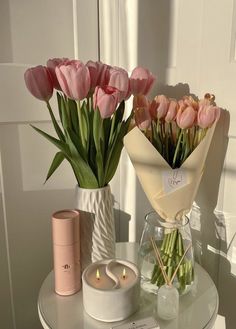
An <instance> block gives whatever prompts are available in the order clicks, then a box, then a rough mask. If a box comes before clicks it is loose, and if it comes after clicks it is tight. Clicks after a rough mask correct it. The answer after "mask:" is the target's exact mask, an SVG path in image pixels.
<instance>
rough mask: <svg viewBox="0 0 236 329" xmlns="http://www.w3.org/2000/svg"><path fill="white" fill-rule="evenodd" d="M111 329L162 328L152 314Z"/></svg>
mask: <svg viewBox="0 0 236 329" xmlns="http://www.w3.org/2000/svg"><path fill="white" fill-rule="evenodd" d="M111 329H160V326H159V324H158V323H157V321H156V320H155V319H154V318H153V317H151V316H150V317H148V318H145V319H141V320H137V321H133V322H130V323H124V324H120V325H118V326H114V327H111Z"/></svg>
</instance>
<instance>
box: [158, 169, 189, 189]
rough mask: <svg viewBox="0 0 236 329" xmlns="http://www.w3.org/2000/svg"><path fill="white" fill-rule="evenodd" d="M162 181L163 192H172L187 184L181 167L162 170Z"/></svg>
mask: <svg viewBox="0 0 236 329" xmlns="http://www.w3.org/2000/svg"><path fill="white" fill-rule="evenodd" d="M162 182H163V187H164V192H165V193H170V192H174V191H175V190H178V189H179V188H181V187H182V186H184V185H186V184H187V177H186V172H185V171H184V170H183V169H169V170H163V171H162Z"/></svg>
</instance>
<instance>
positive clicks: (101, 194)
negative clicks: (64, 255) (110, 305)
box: [75, 185, 115, 269]
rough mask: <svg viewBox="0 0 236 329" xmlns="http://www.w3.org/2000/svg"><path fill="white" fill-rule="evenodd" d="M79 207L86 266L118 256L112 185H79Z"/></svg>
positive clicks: (81, 243)
mask: <svg viewBox="0 0 236 329" xmlns="http://www.w3.org/2000/svg"><path fill="white" fill-rule="evenodd" d="M75 208H76V209H78V210H79V213H80V236H81V240H80V241H81V242H80V245H81V263H82V269H84V268H85V267H87V266H88V265H89V264H90V263H91V262H96V261H99V260H102V259H106V258H114V257H115V224H114V213H113V197H112V194H111V189H110V186H109V185H108V186H105V187H103V188H98V189H84V188H80V187H78V185H77V186H76V190H75Z"/></svg>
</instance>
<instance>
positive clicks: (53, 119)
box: [47, 102, 65, 142]
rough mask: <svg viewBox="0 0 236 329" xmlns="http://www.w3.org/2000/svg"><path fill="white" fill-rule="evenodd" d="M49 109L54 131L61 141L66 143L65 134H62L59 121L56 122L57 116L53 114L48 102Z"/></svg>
mask: <svg viewBox="0 0 236 329" xmlns="http://www.w3.org/2000/svg"><path fill="white" fill-rule="evenodd" d="M47 108H48V111H49V114H50V117H51V119H52V123H53V126H54V129H55V131H56V133H57V136H58V137H59V138H60V140H61V141H63V142H64V141H65V136H64V134H63V132H62V130H61V128H60V126H59V124H58V123H57V120H56V118H55V116H54V114H53V111H52V109H51V106H50V104H49V102H47Z"/></svg>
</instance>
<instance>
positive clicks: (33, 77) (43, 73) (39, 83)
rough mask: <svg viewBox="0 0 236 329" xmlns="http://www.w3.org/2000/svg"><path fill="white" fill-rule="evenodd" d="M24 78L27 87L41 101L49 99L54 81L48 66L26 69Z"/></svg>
mask: <svg viewBox="0 0 236 329" xmlns="http://www.w3.org/2000/svg"><path fill="white" fill-rule="evenodd" d="M24 79H25V84H26V87H27V88H28V90H29V91H30V93H31V94H32V95H33V96H34V97H36V98H38V99H40V100H41V101H45V102H48V101H49V99H50V98H51V97H52V93H53V83H52V80H51V77H50V74H49V72H48V69H47V68H46V66H42V65H39V66H36V67H31V68H29V69H28V70H26V71H25V74H24Z"/></svg>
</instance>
